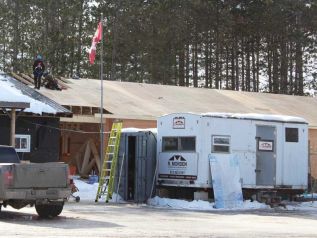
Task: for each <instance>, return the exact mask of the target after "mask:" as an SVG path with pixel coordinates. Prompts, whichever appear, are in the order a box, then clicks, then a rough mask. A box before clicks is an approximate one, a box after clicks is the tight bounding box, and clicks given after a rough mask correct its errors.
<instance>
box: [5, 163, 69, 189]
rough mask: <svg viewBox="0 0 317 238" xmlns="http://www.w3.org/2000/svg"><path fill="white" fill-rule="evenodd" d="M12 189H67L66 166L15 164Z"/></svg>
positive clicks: (60, 164) (61, 164) (54, 164)
mask: <svg viewBox="0 0 317 238" xmlns="http://www.w3.org/2000/svg"><path fill="white" fill-rule="evenodd" d="M13 178H14V179H13V183H12V185H11V186H10V187H12V188H30V185H31V186H32V188H61V187H67V181H68V165H67V164H63V163H41V164H35V163H34V164H15V165H14V166H13Z"/></svg>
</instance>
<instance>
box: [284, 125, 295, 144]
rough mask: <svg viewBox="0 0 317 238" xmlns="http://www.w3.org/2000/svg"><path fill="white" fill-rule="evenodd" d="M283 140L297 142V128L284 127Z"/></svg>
mask: <svg viewBox="0 0 317 238" xmlns="http://www.w3.org/2000/svg"><path fill="white" fill-rule="evenodd" d="M285 141H286V142H298V128H288V127H286V128H285Z"/></svg>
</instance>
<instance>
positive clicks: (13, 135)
mask: <svg viewBox="0 0 317 238" xmlns="http://www.w3.org/2000/svg"><path fill="white" fill-rule="evenodd" d="M15 120H16V111H15V109H14V108H12V109H11V135H10V141H11V143H10V145H11V146H13V147H15Z"/></svg>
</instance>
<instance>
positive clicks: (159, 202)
mask: <svg viewBox="0 0 317 238" xmlns="http://www.w3.org/2000/svg"><path fill="white" fill-rule="evenodd" d="M74 183H75V186H76V187H77V188H78V190H79V191H78V192H76V193H74V194H73V195H74V196H75V197H76V196H79V197H80V201H84V202H94V201H95V198H96V194H97V190H98V183H93V184H89V183H88V181H84V180H81V179H79V178H78V177H74ZM312 196H313V197H314V198H316V197H317V194H313V195H312V194H306V195H305V197H307V198H311V197H312ZM99 201H100V202H104V201H105V196H104V197H102V198H101V199H100V200H99ZM109 202H110V203H124V202H125V201H124V200H123V198H122V197H121V196H120V195H117V194H116V193H114V194H113V195H112V199H111V200H110V201H109ZM147 205H148V206H151V207H155V208H171V209H186V210H200V211H224V210H252V209H270V206H268V205H266V204H264V203H259V202H257V201H253V202H251V201H250V200H246V201H244V202H243V205H242V206H241V207H237V208H233V209H216V208H214V205H215V204H214V203H211V202H207V201H202V200H194V201H185V200H180V199H170V198H160V197H158V196H156V197H154V198H151V199H148V201H147ZM286 209H287V210H301V211H314V212H316V213H317V201H315V202H289V203H288V204H287V205H286Z"/></svg>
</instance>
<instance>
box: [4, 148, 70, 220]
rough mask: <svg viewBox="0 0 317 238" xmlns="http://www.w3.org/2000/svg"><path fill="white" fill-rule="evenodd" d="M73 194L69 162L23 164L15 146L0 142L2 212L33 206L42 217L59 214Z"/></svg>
mask: <svg viewBox="0 0 317 238" xmlns="http://www.w3.org/2000/svg"><path fill="white" fill-rule="evenodd" d="M70 194H71V180H70V179H69V171H68V165H67V164H63V163H58V162H56V163H23V161H22V163H21V161H20V159H19V156H18V155H17V153H16V151H15V149H14V148H13V147H10V146H2V145H0V211H1V207H2V206H3V207H6V206H7V205H10V206H11V207H13V208H15V209H20V208H23V207H25V206H27V205H30V206H35V209H36V212H37V213H38V215H39V216H40V217H44V218H47V217H56V216H58V215H59V214H60V213H61V212H62V210H63V206H64V202H65V201H66V200H67V199H68V198H69V196H70Z"/></svg>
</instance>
